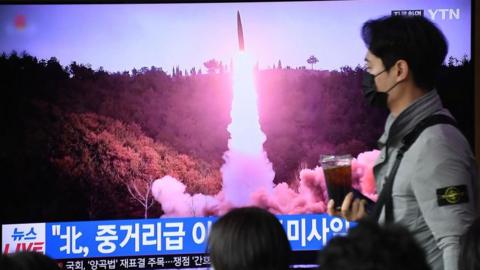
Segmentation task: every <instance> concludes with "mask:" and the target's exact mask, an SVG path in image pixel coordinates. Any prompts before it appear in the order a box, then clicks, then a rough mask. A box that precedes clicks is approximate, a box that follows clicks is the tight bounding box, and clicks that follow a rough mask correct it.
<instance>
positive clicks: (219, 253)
mask: <svg viewBox="0 0 480 270" xmlns="http://www.w3.org/2000/svg"><path fill="white" fill-rule="evenodd" d="M208 252H209V253H210V260H211V262H212V266H213V267H214V268H215V270H286V269H288V268H289V263H290V253H291V248H290V243H289V241H288V239H287V235H286V234H285V231H284V229H283V227H282V225H281V224H280V222H279V221H278V219H277V218H276V217H275V216H274V215H273V214H271V213H270V212H268V211H266V210H263V209H261V208H257V207H244V208H236V209H233V210H231V211H230V212H228V213H227V214H225V215H224V216H222V217H221V218H219V219H218V220H217V222H215V223H214V224H213V226H212V229H211V231H210V235H209V239H208Z"/></svg>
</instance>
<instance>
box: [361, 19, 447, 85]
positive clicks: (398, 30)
mask: <svg viewBox="0 0 480 270" xmlns="http://www.w3.org/2000/svg"><path fill="white" fill-rule="evenodd" d="M362 39H363V41H364V42H365V44H366V45H367V47H368V49H369V50H370V52H371V53H373V54H374V55H375V56H377V57H379V58H380V59H382V62H383V64H384V65H385V68H386V69H390V68H391V67H392V66H393V65H394V64H395V62H397V61H398V60H400V59H403V60H405V61H406V62H407V63H408V67H409V69H410V72H411V74H412V75H413V80H414V82H415V84H416V85H417V86H418V87H420V88H422V89H424V90H425V91H430V90H432V89H433V88H434V87H435V81H436V79H437V76H438V74H439V72H440V69H441V66H442V63H443V61H444V60H445V56H446V55H447V52H448V44H447V41H446V39H445V36H444V35H443V33H442V32H441V31H440V30H439V29H438V28H437V27H436V26H435V24H433V23H432V22H431V21H430V20H428V19H426V18H424V17H423V16H386V17H381V18H379V19H376V20H369V21H367V22H366V23H364V24H363V26H362Z"/></svg>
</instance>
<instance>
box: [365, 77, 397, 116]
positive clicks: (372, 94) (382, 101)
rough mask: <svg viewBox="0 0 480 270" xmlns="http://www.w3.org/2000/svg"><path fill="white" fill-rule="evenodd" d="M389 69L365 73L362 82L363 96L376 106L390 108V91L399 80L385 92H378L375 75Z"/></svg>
mask: <svg viewBox="0 0 480 270" xmlns="http://www.w3.org/2000/svg"><path fill="white" fill-rule="evenodd" d="M385 71H387V70H386V69H384V70H383V71H380V72H379V73H377V74H376V75H372V74H370V73H368V72H367V71H365V72H364V73H363V82H362V90H363V96H364V97H365V99H367V101H368V103H369V104H370V105H372V106H375V107H381V108H388V104H387V100H388V92H390V91H391V90H392V89H393V88H394V87H395V86H396V85H397V84H398V83H399V82H397V83H396V84H394V85H393V86H392V87H390V88H389V89H388V90H387V91H385V92H378V91H377V85H375V77H377V76H378V75H380V74H382V73H383V72H385Z"/></svg>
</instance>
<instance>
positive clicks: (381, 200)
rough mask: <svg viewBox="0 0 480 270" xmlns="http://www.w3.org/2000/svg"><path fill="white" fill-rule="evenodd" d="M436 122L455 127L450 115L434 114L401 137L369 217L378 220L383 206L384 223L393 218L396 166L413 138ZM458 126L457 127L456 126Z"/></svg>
mask: <svg viewBox="0 0 480 270" xmlns="http://www.w3.org/2000/svg"><path fill="white" fill-rule="evenodd" d="M437 124H450V125H452V126H455V127H457V123H456V121H455V120H454V119H453V118H451V117H450V116H447V115H444V114H434V115H430V116H428V117H426V118H424V119H423V120H422V121H420V122H419V123H418V124H417V125H416V126H415V127H414V128H413V130H412V131H410V132H409V133H408V134H407V135H406V136H405V137H403V139H402V147H400V149H399V150H398V153H397V156H396V159H395V163H394V164H393V168H392V170H391V171H390V174H389V175H388V177H387V178H386V179H385V183H384V184H383V187H382V192H381V193H380V195H379V196H378V201H377V203H376V204H375V207H374V208H373V210H372V213H371V215H370V216H371V218H372V219H373V220H376V221H378V219H379V218H380V214H381V213H382V209H383V207H384V206H385V223H392V222H393V220H394V216H393V198H392V189H393V182H394V180H395V175H396V174H397V170H398V167H399V166H400V162H401V161H402V158H403V155H404V154H405V152H407V151H408V149H409V148H410V146H411V145H412V144H413V143H414V142H415V140H416V139H417V138H418V136H420V134H421V133H422V132H423V131H424V130H425V129H426V128H428V127H430V126H434V125H437ZM457 128H458V127H457Z"/></svg>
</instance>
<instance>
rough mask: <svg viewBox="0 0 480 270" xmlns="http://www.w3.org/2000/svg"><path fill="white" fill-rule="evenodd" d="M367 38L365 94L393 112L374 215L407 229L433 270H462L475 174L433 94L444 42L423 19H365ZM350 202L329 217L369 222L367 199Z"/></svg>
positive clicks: (377, 168) (462, 141) (385, 138)
mask: <svg viewBox="0 0 480 270" xmlns="http://www.w3.org/2000/svg"><path fill="white" fill-rule="evenodd" d="M362 38H363V40H364V42H365V44H366V46H367V48H368V52H367V54H366V57H365V61H366V73H365V78H364V85H363V91H364V96H365V97H366V98H367V100H368V101H369V102H370V104H372V105H376V106H385V107H387V108H388V109H389V110H390V115H389V116H388V118H387V121H386V124H385V130H384V133H383V135H382V136H381V137H380V139H379V147H380V150H381V154H380V156H379V158H378V160H377V161H376V164H375V167H374V174H375V179H376V182H377V190H378V191H379V193H380V196H379V201H378V202H377V205H376V209H374V211H373V213H371V214H370V217H371V218H372V217H373V219H376V220H378V221H379V222H381V223H383V222H386V223H389V222H395V223H400V224H402V225H404V226H406V227H407V228H408V229H409V231H410V232H412V233H413V234H414V236H415V238H416V240H417V241H418V242H419V243H420V245H422V247H423V248H424V250H425V252H426V255H427V261H428V262H429V264H430V265H431V267H432V269H433V270H439V269H447V270H454V269H457V262H458V253H459V238H460V236H461V235H462V233H463V232H464V230H465V229H466V228H467V227H468V225H469V224H470V223H471V222H472V221H473V219H474V217H475V199H476V194H475V190H476V188H475V186H476V171H477V169H476V163H475V159H474V157H473V154H472V152H471V149H470V146H469V144H468V142H467V140H466V139H465V137H464V136H463V135H462V133H461V132H460V131H459V130H458V129H457V128H456V127H455V121H454V119H453V117H452V116H451V114H450V113H449V112H448V110H446V109H445V108H443V105H442V103H441V101H440V97H439V96H438V94H437V91H436V90H435V88H434V87H435V81H436V78H437V76H438V75H439V72H440V69H441V65H442V63H443V61H444V59H445V56H446V54H447V51H448V46H447V42H446V40H445V37H444V35H443V34H442V32H441V31H440V30H439V29H438V28H437V27H436V26H435V25H434V24H433V23H432V22H430V21H429V20H428V19H426V18H424V17H420V16H414V17H406V16H388V17H382V18H380V19H376V20H370V21H367V22H366V23H365V24H364V25H363V27H362ZM432 116H433V117H432ZM434 118H436V119H434ZM439 118H441V120H438V119H439ZM445 119H446V120H445ZM402 148H403V149H402ZM352 197H353V196H352V195H351V194H349V195H348V196H347V197H346V198H345V200H344V202H343V204H342V208H341V209H342V210H341V212H340V213H337V212H336V211H335V210H334V209H335V208H334V203H335V202H333V201H330V202H329V205H328V208H329V210H328V212H329V213H330V214H333V215H335V214H340V215H342V216H343V217H345V218H347V219H350V220H356V219H360V218H362V217H364V216H365V215H366V214H365V210H364V201H359V200H353V199H352ZM352 201H353V202H352Z"/></svg>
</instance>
